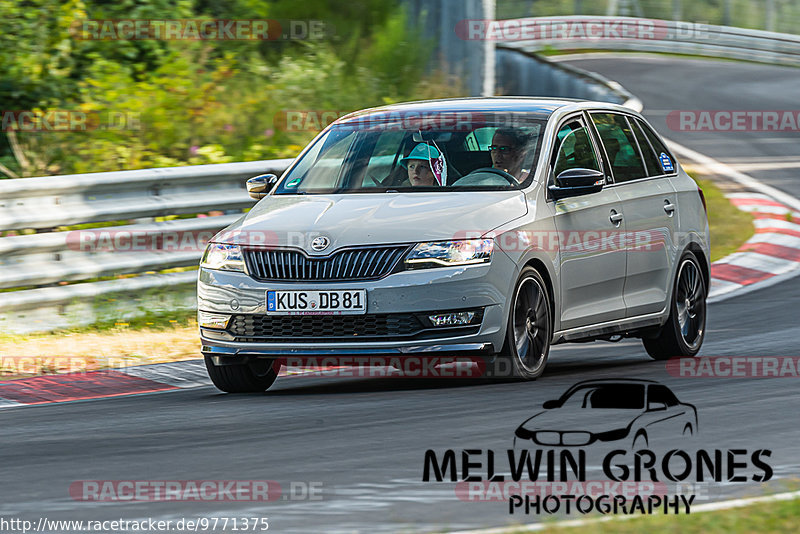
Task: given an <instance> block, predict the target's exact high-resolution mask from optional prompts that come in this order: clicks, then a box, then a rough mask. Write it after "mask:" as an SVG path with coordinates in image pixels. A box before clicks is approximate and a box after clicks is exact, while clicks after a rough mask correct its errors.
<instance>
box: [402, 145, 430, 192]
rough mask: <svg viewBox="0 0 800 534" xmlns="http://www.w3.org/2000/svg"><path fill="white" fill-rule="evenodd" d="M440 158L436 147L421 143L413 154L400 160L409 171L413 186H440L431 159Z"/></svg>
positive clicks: (409, 178)
mask: <svg viewBox="0 0 800 534" xmlns="http://www.w3.org/2000/svg"><path fill="white" fill-rule="evenodd" d="M438 157H439V151H438V150H436V147H432V146H429V145H427V144H425V143H420V144H418V145H417V146H415V147H414V149H413V150H412V151H411V153H410V154H409V155H408V156H406V157H404V158H403V159H401V160H400V163H401V164H403V165H405V166H406V168H407V169H408V181H409V182H410V183H411V185H412V186H415V187H416V186H426V187H432V186H438V185H439V183H438V182H437V181H436V175H434V174H433V171H432V170H431V159H436V158H438Z"/></svg>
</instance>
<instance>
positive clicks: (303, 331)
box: [228, 313, 425, 342]
mask: <svg viewBox="0 0 800 534" xmlns="http://www.w3.org/2000/svg"><path fill="white" fill-rule="evenodd" d="M424 328H425V326H424V325H423V324H422V322H421V321H420V320H419V319H418V318H417V317H416V316H415V315H413V314H410V313H374V314H368V315H234V316H233V320H232V321H231V324H230V326H229V327H228V331H229V332H230V333H231V334H233V335H234V336H236V337H237V338H253V340H254V341H256V339H255V338H258V339H257V340H258V341H264V342H268V341H275V342H277V341H282V342H286V341H292V342H320V341H330V340H340V341H341V340H344V341H347V340H359V341H361V340H367V339H369V338H387V337H388V338H391V337H408V336H413V335H414V334H416V333H418V332H420V331H421V330H423V329H424Z"/></svg>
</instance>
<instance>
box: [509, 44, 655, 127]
mask: <svg viewBox="0 0 800 534" xmlns="http://www.w3.org/2000/svg"><path fill="white" fill-rule="evenodd" d="M495 58H496V67H495V68H496V78H497V79H498V80H502V82H501V83H500V84H498V87H497V90H498V94H503V95H517V96H553V97H570V98H583V99H586V100H598V101H601V102H612V103H614V104H622V105H623V106H628V107H630V108H633V109H635V110H636V111H641V109H642V103H641V102H640V101H639V100H638V99H637V98H636V97H634V96H633V95H632V94H631V93H629V92H628V91H627V90H626V89H625V88H624V87H622V86H621V85H620V84H619V83H617V82H614V81H611V80H608V79H607V78H605V77H603V76H601V75H599V74H596V73H594V72H587V71H584V70H581V69H577V68H575V67H572V66H570V65H566V64H563V63H557V62H553V61H550V60H549V59H547V58H545V57H541V56H537V55H535V54H532V53H529V52H525V51H521V50H516V49H513V48H504V47H498V49H497V51H496V54H495Z"/></svg>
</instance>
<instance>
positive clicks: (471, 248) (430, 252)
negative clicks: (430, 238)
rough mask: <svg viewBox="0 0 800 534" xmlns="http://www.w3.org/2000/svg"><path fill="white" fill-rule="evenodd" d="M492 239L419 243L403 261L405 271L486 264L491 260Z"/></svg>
mask: <svg viewBox="0 0 800 534" xmlns="http://www.w3.org/2000/svg"><path fill="white" fill-rule="evenodd" d="M492 250H494V241H493V240H492V239H468V240H465V241H435V242H431V243H419V244H418V245H417V246H415V247H414V248H413V249H412V250H411V252H410V253H409V254H408V256H407V257H406V260H405V265H406V269H429V268H431V267H452V266H457V265H474V264H477V263H488V262H490V261H491V260H492Z"/></svg>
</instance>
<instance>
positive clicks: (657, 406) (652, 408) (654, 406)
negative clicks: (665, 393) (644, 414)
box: [647, 402, 667, 412]
mask: <svg viewBox="0 0 800 534" xmlns="http://www.w3.org/2000/svg"><path fill="white" fill-rule="evenodd" d="M666 409H667V403H666V402H648V403H647V411H648V412H660V411H662V410H666Z"/></svg>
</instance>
